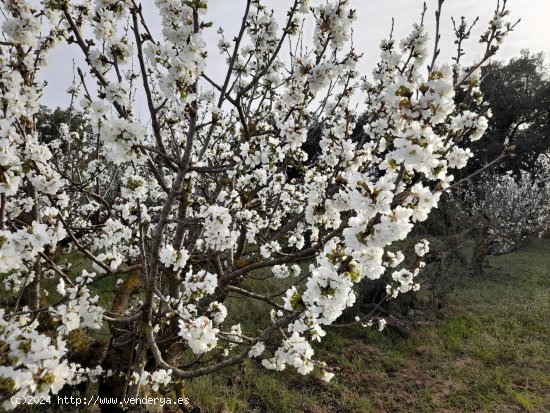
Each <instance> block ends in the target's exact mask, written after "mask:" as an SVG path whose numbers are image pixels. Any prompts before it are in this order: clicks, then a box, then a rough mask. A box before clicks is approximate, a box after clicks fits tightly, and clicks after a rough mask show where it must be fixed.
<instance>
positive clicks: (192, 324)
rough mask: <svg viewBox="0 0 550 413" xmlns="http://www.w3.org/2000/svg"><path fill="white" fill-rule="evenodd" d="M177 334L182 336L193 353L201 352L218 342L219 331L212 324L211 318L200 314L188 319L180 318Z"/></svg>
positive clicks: (211, 347) (210, 348)
mask: <svg viewBox="0 0 550 413" xmlns="http://www.w3.org/2000/svg"><path fill="white" fill-rule="evenodd" d="M180 328H181V330H180V331H179V333H178V334H179V335H180V336H181V337H183V338H184V339H185V340H186V341H187V343H188V345H189V348H191V350H192V351H193V353H195V354H203V353H206V352H208V351H210V350H212V349H213V348H214V347H216V345H217V344H218V338H217V334H218V332H219V331H220V330H219V329H217V328H214V327H213V326H212V320H210V319H209V318H208V317H205V316H201V317H198V318H195V319H190V320H180Z"/></svg>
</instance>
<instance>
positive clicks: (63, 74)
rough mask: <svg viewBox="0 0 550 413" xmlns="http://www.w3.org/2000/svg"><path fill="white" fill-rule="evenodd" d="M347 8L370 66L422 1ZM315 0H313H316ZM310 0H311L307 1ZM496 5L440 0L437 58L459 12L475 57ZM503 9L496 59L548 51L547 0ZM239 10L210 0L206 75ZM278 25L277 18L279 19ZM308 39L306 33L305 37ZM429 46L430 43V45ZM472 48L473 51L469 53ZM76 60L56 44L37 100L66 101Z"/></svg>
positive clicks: (276, 2) (213, 69) (378, 1)
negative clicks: (509, 25) (221, 35)
mask: <svg viewBox="0 0 550 413" xmlns="http://www.w3.org/2000/svg"><path fill="white" fill-rule="evenodd" d="M350 1H351V5H352V7H353V8H355V9H357V11H358V19H357V21H356V23H355V26H354V31H355V34H354V42H355V47H356V49H357V51H358V52H361V53H364V58H363V62H362V63H361V66H360V67H361V69H362V70H364V71H369V72H370V70H371V68H372V66H373V65H374V64H375V63H376V61H377V58H378V49H377V48H378V45H379V44H380V40H381V39H382V38H384V37H387V35H388V33H389V29H390V27H391V18H392V17H394V18H395V36H396V37H397V38H401V37H404V36H406V35H407V34H408V32H409V31H410V28H411V25H412V24H413V23H414V22H416V21H418V19H419V16H420V12H421V9H422V4H423V0H350ZM318 2H319V1H317V3H318ZM141 3H142V4H143V7H144V10H145V15H146V16H147V18H148V19H149V22H150V23H149V26H150V27H151V28H152V29H153V30H154V31H158V30H159V28H158V26H159V18H158V16H157V14H156V12H155V10H156V9H155V6H154V1H153V0H143V1H142V2H141ZM290 3H291V0H269V1H264V4H267V5H268V6H269V7H272V8H273V9H275V11H276V12H277V14H278V15H280V16H281V17H283V18H284V11H285V10H286V9H287V8H288V6H289V5H290ZM313 3H315V1H313ZM427 5H428V13H427V15H426V25H427V29H428V31H429V33H431V34H432V36H431V39H432V41H433V32H434V28H435V19H434V8H435V7H436V5H437V0H427ZM495 6H496V0H446V1H445V3H444V8H443V20H442V22H443V24H442V43H441V59H442V60H441V61H443V60H447V61H449V60H450V56H451V55H453V54H454V49H453V46H454V45H453V40H454V39H453V36H452V25H451V16H454V17H455V18H460V16H465V17H466V18H467V19H468V21H470V22H471V21H473V19H474V18H475V17H476V16H479V17H480V21H479V23H478V25H477V30H475V35H473V36H472V40H471V41H470V43H469V44H467V45H466V47H465V49H466V51H467V52H470V53H469V54H468V55H466V56H465V58H464V59H465V61H472V60H473V59H475V58H478V57H479V56H481V53H482V49H481V48H480V45H479V44H478V39H479V34H480V33H481V32H482V31H483V30H484V29H485V27H486V23H487V22H488V21H489V19H490V18H491V16H492V14H493V12H494V9H495ZM509 9H510V10H511V11H512V19H514V20H516V19H518V18H521V23H520V24H519V25H518V26H517V27H516V30H515V31H514V32H513V33H512V34H511V35H510V36H509V37H508V38H507V39H506V40H505V43H504V45H503V46H502V48H501V50H500V52H499V54H498V57H497V58H498V59H503V60H508V59H510V58H512V57H514V56H517V55H519V52H520V50H521V49H524V48H529V49H530V50H532V51H536V52H538V51H543V52H545V53H546V55H547V56H549V55H550V0H510V1H509ZM243 10H244V0H210V1H209V11H208V16H207V17H208V20H211V21H212V22H213V23H214V26H213V28H211V29H207V30H206V32H205V35H204V37H205V40H206V41H207V44H208V45H209V46H210V47H209V53H210V55H209V62H208V63H209V64H208V68H207V73H208V74H209V75H211V76H212V77H215V78H219V77H221V76H223V70H222V69H223V66H224V60H223V58H222V57H220V56H219V54H218V52H217V47H216V45H217V41H218V37H217V34H216V29H217V27H219V26H222V27H224V29H225V31H226V37H227V38H228V39H231V38H232V37H233V34H234V33H236V32H237V31H238V28H239V24H240V21H241V18H242V12H243ZM281 25H282V23H281ZM311 33H312V28H311V27H309V28H306V37H305V38H306V39H307V38H308V37H307V35H308V34H311ZM309 38H311V36H309ZM430 50H431V48H430ZM472 51H473V52H472ZM73 59H75V61H76V62H77V64H78V63H79V62H82V60H81V57H80V55H79V53H78V50H76V47H75V46H72V47H67V46H63V47H60V48H59V49H58V50H56V51H55V52H53V53H52V54H51V55H50V63H51V65H50V66H49V67H48V68H47V69H46V70H44V71H43V73H42V76H41V77H42V78H43V79H45V80H47V81H48V87H47V88H46V90H45V93H44V96H43V98H42V103H44V104H46V105H48V106H50V107H56V106H61V107H64V106H68V96H67V95H66V93H65V91H66V90H67V88H68V86H69V85H70V82H71V79H72V63H71V62H72V60H73Z"/></svg>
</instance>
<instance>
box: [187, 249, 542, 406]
mask: <svg viewBox="0 0 550 413" xmlns="http://www.w3.org/2000/svg"><path fill="white" fill-rule="evenodd" d="M456 285H457V287H456V288H455V289H454V291H453V292H452V293H451V295H450V296H449V298H448V299H447V300H446V301H445V302H444V306H443V308H442V309H441V310H440V313H439V314H438V315H439V317H438V319H437V321H431V322H425V323H419V326H417V327H416V328H415V330H414V332H413V334H412V335H411V337H410V338H407V339H403V338H401V337H399V336H398V335H397V334H395V333H393V332H391V331H385V332H382V333H379V332H377V331H373V330H370V329H364V328H360V327H358V328H354V329H350V330H337V331H335V330H330V331H329V334H328V335H327V337H326V339H325V341H324V342H323V343H322V344H321V345H320V346H319V347H318V348H317V349H316V351H317V357H318V358H320V359H321V360H324V361H326V362H327V363H329V364H330V365H331V366H334V367H336V370H337V376H336V377H335V378H334V379H333V381H332V382H331V383H329V384H326V383H324V382H322V381H321V380H319V379H318V378H316V377H312V376H310V377H305V378H304V377H302V376H300V375H298V374H296V373H294V372H292V371H285V372H283V373H271V372H268V371H266V370H265V369H263V368H262V367H260V366H259V365H258V364H257V363H256V362H254V361H250V360H249V361H248V362H247V363H246V364H245V365H243V366H240V367H236V368H234V369H232V370H228V371H224V372H222V373H219V374H218V375H216V376H210V377H202V378H198V379H195V380H193V381H189V382H187V394H188V396H190V397H191V398H192V400H194V401H195V402H196V403H197V404H199V405H200V406H201V407H202V408H203V412H209V413H216V412H220V411H223V408H222V406H224V405H226V406H227V407H228V408H229V409H230V410H231V411H233V412H234V413H237V412H247V413H253V412H277V413H279V412H281V413H287V412H288V413H293V412H306V413H324V412H327V413H330V412H337V413H352V412H377V413H378V412H380V413H382V412H408V413H423V412H499V413H506V412H549V411H550V328H549V323H548V319H549V316H550V240H548V239H546V240H535V241H533V242H532V243H531V244H530V245H529V246H527V247H525V248H524V249H522V250H520V251H517V252H515V253H512V254H509V255H504V256H500V257H490V258H489V262H488V267H487V271H486V275H485V276H484V278H483V279H473V278H470V277H469V276H467V275H466V274H460V273H457V274H456Z"/></svg>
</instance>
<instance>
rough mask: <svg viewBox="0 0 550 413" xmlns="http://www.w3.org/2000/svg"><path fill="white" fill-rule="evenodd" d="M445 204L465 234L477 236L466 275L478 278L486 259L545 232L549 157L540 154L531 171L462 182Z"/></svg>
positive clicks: (549, 214)
mask: <svg viewBox="0 0 550 413" xmlns="http://www.w3.org/2000/svg"><path fill="white" fill-rule="evenodd" d="M445 203H446V204H448V205H452V206H453V209H454V210H455V212H454V214H455V217H456V219H457V220H458V224H459V226H460V228H462V229H466V231H465V232H466V234H467V235H471V234H472V232H474V231H475V232H477V241H476V245H475V248H474V251H473V255H472V260H471V267H472V268H471V270H472V273H473V274H474V275H476V276H480V275H482V274H483V262H484V260H485V258H486V257H487V256H488V255H498V254H506V253H509V252H512V251H514V250H516V249H517V248H519V247H521V246H522V245H524V244H525V243H526V242H528V241H529V240H531V239H533V238H535V237H537V236H541V235H543V234H544V233H545V232H546V231H548V230H549V229H550V154H548V153H543V154H541V155H539V156H538V158H537V160H536V161H535V162H534V166H533V168H532V170H531V171H526V170H520V171H519V172H518V173H517V175H516V176H514V175H513V174H512V172H511V171H510V172H508V173H500V174H498V173H487V174H485V175H483V176H482V178H481V179H479V180H476V181H470V182H467V183H466V185H465V186H464V187H463V188H460V189H458V190H457V191H455V192H454V193H452V194H451V195H450V196H449V199H448V200H447V201H446V202H445ZM472 224H475V225H472ZM462 236H463V237H464V235H462Z"/></svg>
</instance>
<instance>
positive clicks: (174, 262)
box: [159, 245, 189, 271]
mask: <svg viewBox="0 0 550 413" xmlns="http://www.w3.org/2000/svg"><path fill="white" fill-rule="evenodd" d="M159 258H160V262H162V263H163V264H164V265H165V266H166V267H172V268H173V269H174V271H178V270H181V269H183V268H184V267H185V264H187V260H188V259H189V253H188V252H187V250H186V249H185V248H183V249H181V250H179V251H176V250H175V249H174V247H173V246H171V245H166V246H165V247H164V248H162V250H161V251H160V254H159Z"/></svg>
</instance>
